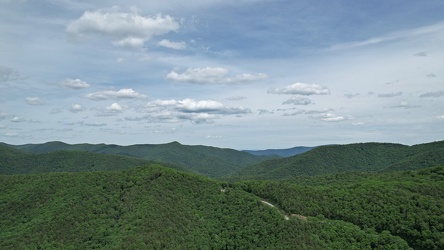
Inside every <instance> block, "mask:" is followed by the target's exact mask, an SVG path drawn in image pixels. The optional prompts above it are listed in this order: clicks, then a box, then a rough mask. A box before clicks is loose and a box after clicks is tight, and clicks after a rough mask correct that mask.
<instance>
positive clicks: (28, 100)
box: [25, 96, 45, 106]
mask: <svg viewBox="0 0 444 250" xmlns="http://www.w3.org/2000/svg"><path fill="white" fill-rule="evenodd" d="M25 101H26V103H27V104H28V105H33V106H37V105H43V104H45V103H44V102H43V101H42V100H41V99H40V98H39V97H36V96H33V97H26V98H25Z"/></svg>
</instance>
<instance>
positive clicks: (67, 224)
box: [0, 165, 408, 249]
mask: <svg viewBox="0 0 444 250" xmlns="http://www.w3.org/2000/svg"><path fill="white" fill-rule="evenodd" d="M0 183H1V186H0V189H1V190H0V191H1V192H0V200H1V201H2V202H1V203H0V212H1V214H2V216H1V219H0V220H1V221H0V238H1V239H2V240H1V241H0V248H2V249H25V248H30V249H47V248H59V249H93V248H107V249H147V248H148V249H155V248H162V249H178V248H179V249H190V248H198V249H267V248H275V249H339V248H341V249H372V248H376V249H407V248H408V245H407V243H406V242H405V241H404V240H403V239H401V238H400V237H397V236H393V235H392V234H390V233H389V232H388V231H383V232H381V233H378V232H376V231H374V230H364V229H361V228H359V227H358V226H356V225H354V224H352V223H349V222H344V221H341V220H330V219H327V218H323V217H309V218H308V219H300V218H298V217H291V218H289V219H288V220H286V219H285V218H284V217H283V216H282V214H281V212H280V211H279V210H278V209H276V208H274V207H271V206H269V205H267V204H264V203H263V202H261V200H260V197H258V196H256V195H253V194H251V193H249V192H246V191H244V189H243V188H241V187H237V186H232V185H228V184H226V183H225V184H224V183H221V182H218V181H215V180H211V179H207V178H205V177H199V176H197V175H193V174H188V173H184V172H177V171H175V170H172V169H167V168H164V167H160V166H157V165H151V166H144V167H137V168H133V169H131V170H126V171H108V172H83V173H82V172H77V173H45V174H31V175H9V176H6V175H2V176H0Z"/></svg>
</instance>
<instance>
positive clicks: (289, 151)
mask: <svg viewBox="0 0 444 250" xmlns="http://www.w3.org/2000/svg"><path fill="white" fill-rule="evenodd" d="M313 148H314V147H293V148H286V149H265V150H243V151H244V152H247V153H250V154H253V155H265V156H273V155H277V156H281V157H290V156H293V155H298V154H302V153H305V152H308V151H310V150H312V149H313Z"/></svg>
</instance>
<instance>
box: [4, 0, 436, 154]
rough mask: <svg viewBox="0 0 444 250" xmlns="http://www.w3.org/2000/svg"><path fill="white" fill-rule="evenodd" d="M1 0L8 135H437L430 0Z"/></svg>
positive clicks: (276, 139)
mask: <svg viewBox="0 0 444 250" xmlns="http://www.w3.org/2000/svg"><path fill="white" fill-rule="evenodd" d="M0 6H1V8H0V34H1V36H0V141H3V142H6V143H11V144H24V143H41V142H46V141H54V140H58V141H64V142H67V143H84V142H86V143H114V144H121V145H128V144H139V143H143V144H145V143H148V144H157V143H167V142H171V141H179V142H181V143H183V144H192V145H194V144H203V145H210V146H216V147H229V148H235V149H266V148H288V147H293V146H298V145H304V146H315V145H322V144H332V143H354V142H370V141H377V142H397V143H403V144H417V143H423V142H429V141H435V140H443V139H444V80H443V79H444V78H443V77H444V68H443V65H444V17H443V15H442V13H444V2H443V1H395V0H392V1H382V0H381V1H380V0H375V1H345V0H344V1H279V0H276V1H270V0H238V1H222V0H213V1H209V0H208V1H203V0H200V1H193V2H191V3H185V2H183V1H136V0H130V1H125V2H124V3H123V2H121V1H106V0H105V1H71V0H42V1H31V0H21V1H19V0H0Z"/></svg>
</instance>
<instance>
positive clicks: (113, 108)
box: [96, 102, 123, 116]
mask: <svg viewBox="0 0 444 250" xmlns="http://www.w3.org/2000/svg"><path fill="white" fill-rule="evenodd" d="M122 111H123V108H122V106H120V104H118V103H116V102H115V103H112V104H111V105H109V106H107V107H105V108H103V109H99V110H98V112H97V114H96V116H113V115H118V114H120V113H122Z"/></svg>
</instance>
